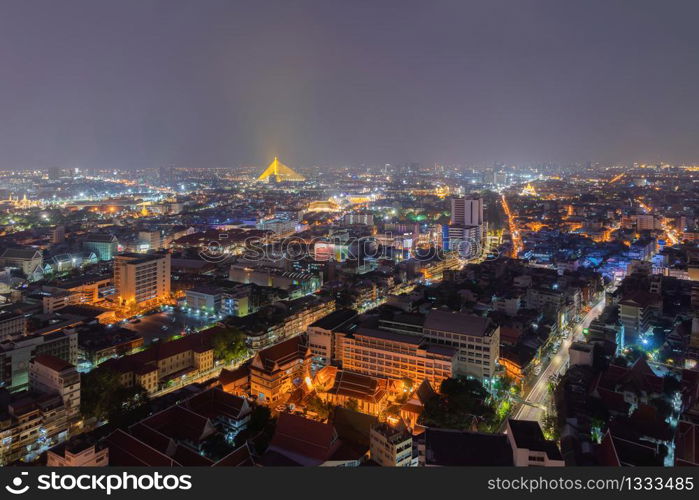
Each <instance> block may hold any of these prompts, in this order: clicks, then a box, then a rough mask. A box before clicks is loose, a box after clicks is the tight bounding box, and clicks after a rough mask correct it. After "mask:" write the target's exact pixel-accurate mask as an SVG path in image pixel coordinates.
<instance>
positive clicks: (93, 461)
mask: <svg viewBox="0 0 699 500" xmlns="http://www.w3.org/2000/svg"><path fill="white" fill-rule="evenodd" d="M46 465H47V466H49V467H104V466H107V465H109V448H108V447H107V446H106V445H105V444H104V443H96V444H95V443H90V442H89V440H87V439H84V436H78V437H75V438H73V439H70V440H68V441H66V442H64V443H61V444H59V445H58V446H55V447H53V448H51V449H50V450H48V451H47V452H46Z"/></svg>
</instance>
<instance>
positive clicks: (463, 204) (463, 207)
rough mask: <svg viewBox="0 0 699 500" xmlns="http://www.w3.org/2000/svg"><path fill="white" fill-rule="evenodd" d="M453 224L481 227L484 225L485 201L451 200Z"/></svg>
mask: <svg viewBox="0 0 699 500" xmlns="http://www.w3.org/2000/svg"><path fill="white" fill-rule="evenodd" d="M451 224H452V225H462V226H480V225H482V224H483V200H482V199H481V198H478V197H472V198H471V197H468V198H467V197H464V198H452V199H451Z"/></svg>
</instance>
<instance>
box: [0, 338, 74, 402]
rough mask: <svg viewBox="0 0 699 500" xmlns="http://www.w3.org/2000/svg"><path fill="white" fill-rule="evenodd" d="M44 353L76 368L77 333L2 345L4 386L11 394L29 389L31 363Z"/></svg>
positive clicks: (0, 371)
mask: <svg viewBox="0 0 699 500" xmlns="http://www.w3.org/2000/svg"><path fill="white" fill-rule="evenodd" d="M42 354H49V355H52V356H55V357H57V358H59V359H62V360H63V361H66V362H68V363H70V364H72V365H75V364H76V363H77V362H78V334H77V332H75V331H74V330H71V329H65V330H59V331H55V332H51V333H46V334H45V335H42V334H38V335H30V336H26V337H21V338H19V339H15V340H6V341H4V342H0V385H1V386H2V387H5V388H7V389H8V390H9V391H11V392H16V391H20V390H23V389H26V388H27V387H28V386H29V365H30V362H31V360H32V358H35V357H37V356H40V355H42Z"/></svg>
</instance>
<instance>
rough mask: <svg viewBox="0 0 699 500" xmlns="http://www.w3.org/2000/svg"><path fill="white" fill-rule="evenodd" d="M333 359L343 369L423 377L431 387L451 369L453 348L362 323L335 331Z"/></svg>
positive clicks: (418, 379)
mask: <svg viewBox="0 0 699 500" xmlns="http://www.w3.org/2000/svg"><path fill="white" fill-rule="evenodd" d="M335 350H336V357H337V362H338V364H339V365H341V366H342V369H343V370H347V371H351V372H356V373H361V374H364V375H370V376H373V377H379V378H390V379H396V380H398V379H403V378H409V379H411V380H412V381H414V382H422V381H423V380H425V379H427V380H428V381H429V382H430V384H431V385H432V386H433V387H439V386H440V384H441V383H442V380H444V379H446V378H449V377H452V376H453V375H454V373H455V368H456V362H457V361H456V360H457V353H456V350H455V349H453V348H451V347H447V346H440V345H435V344H430V343H428V342H426V341H425V340H424V339H422V338H420V337H416V336H413V335H407V334H403V333H396V332H390V331H385V330H378V329H372V328H366V327H359V328H358V329H357V330H356V331H354V332H351V333H347V332H342V331H337V332H335Z"/></svg>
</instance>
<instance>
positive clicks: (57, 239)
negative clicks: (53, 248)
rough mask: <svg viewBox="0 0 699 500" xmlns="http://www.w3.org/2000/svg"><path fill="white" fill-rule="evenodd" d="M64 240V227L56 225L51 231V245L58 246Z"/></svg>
mask: <svg viewBox="0 0 699 500" xmlns="http://www.w3.org/2000/svg"><path fill="white" fill-rule="evenodd" d="M65 239H66V227H65V226H63V225H58V226H56V227H54V228H53V229H52V230H51V244H53V245H60V244H61V243H63V242H64V241H65Z"/></svg>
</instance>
